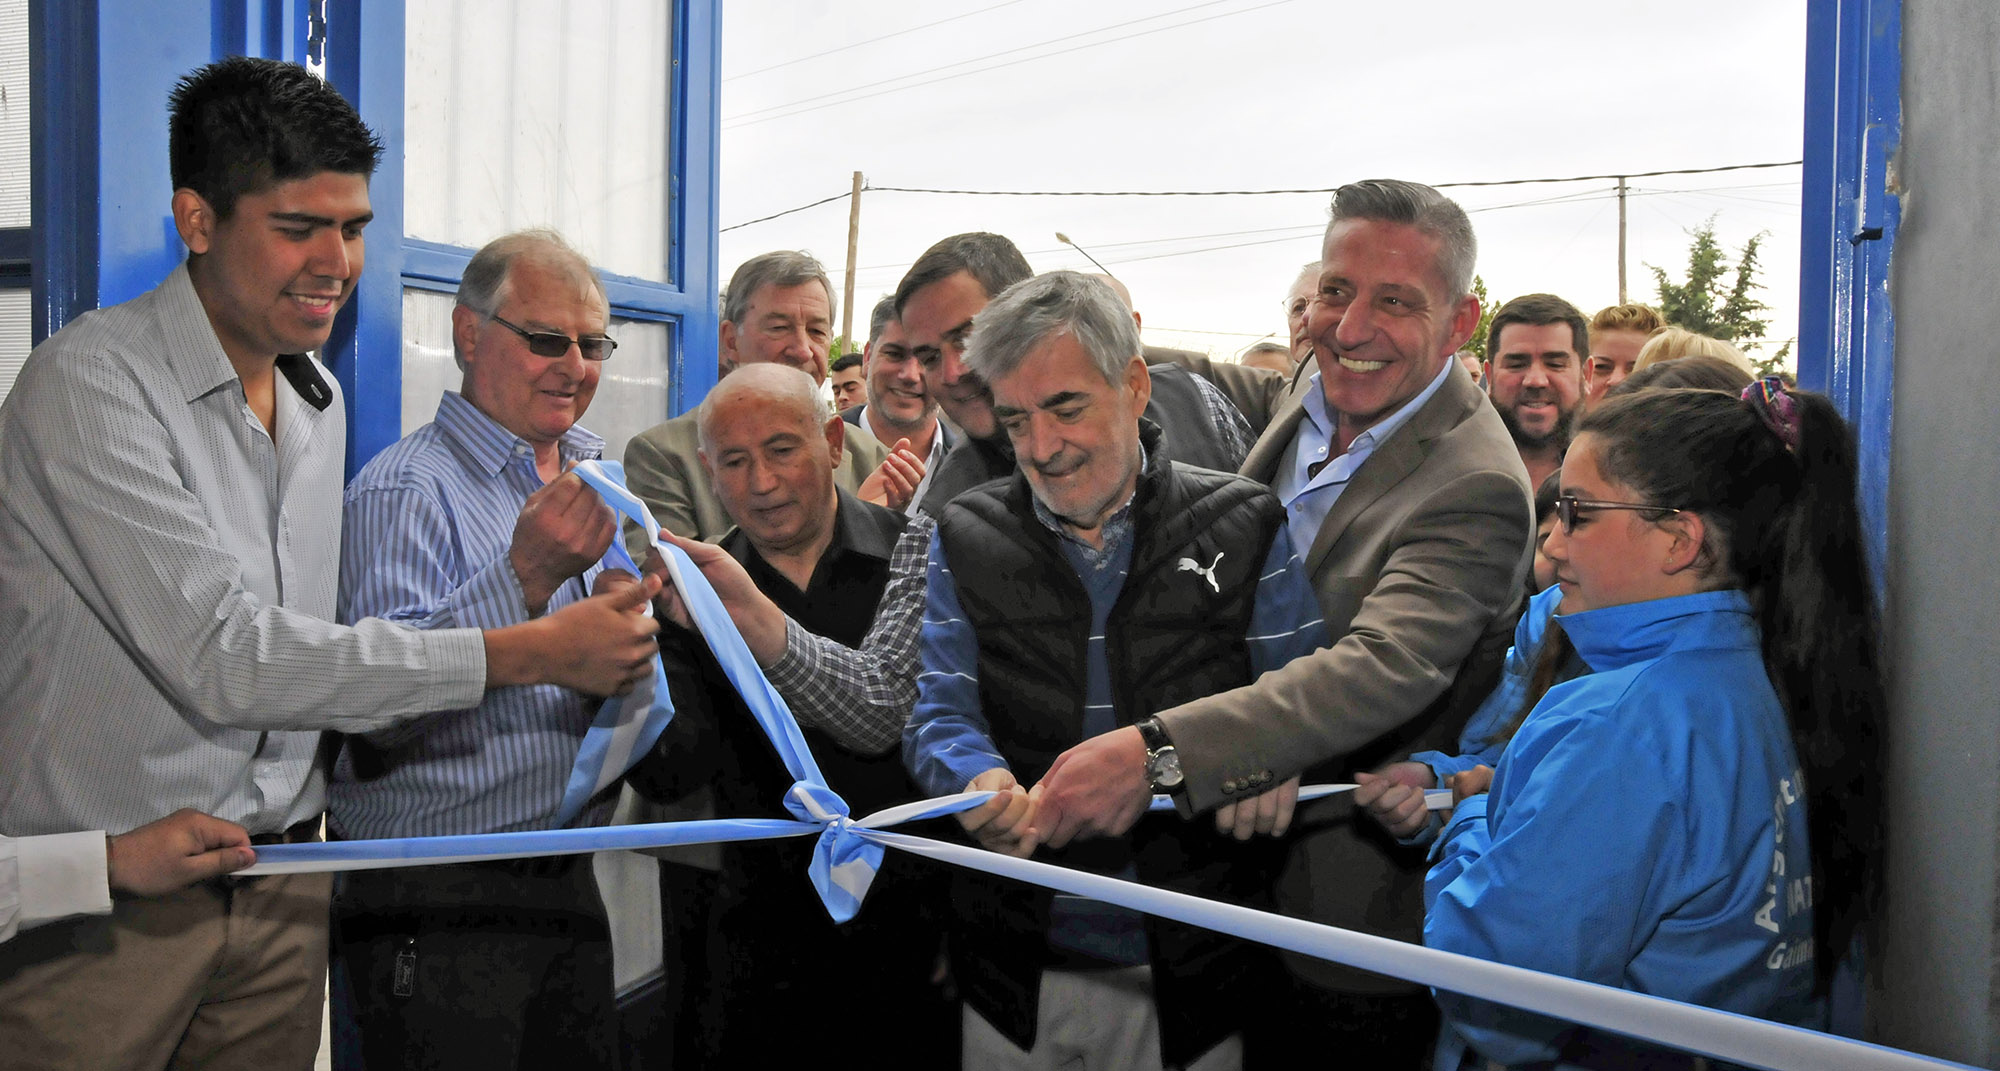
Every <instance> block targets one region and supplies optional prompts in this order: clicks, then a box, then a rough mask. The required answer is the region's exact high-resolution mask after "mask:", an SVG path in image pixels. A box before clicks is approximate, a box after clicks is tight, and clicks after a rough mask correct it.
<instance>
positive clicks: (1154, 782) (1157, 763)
mask: <svg viewBox="0 0 2000 1071" xmlns="http://www.w3.org/2000/svg"><path fill="white" fill-rule="evenodd" d="M1135 727H1136V728H1137V729H1138V730H1139V738H1140V739H1141V740H1144V741H1145V742H1146V783H1147V784H1149V785H1151V786H1152V788H1153V792H1154V794H1156V795H1158V794H1166V795H1170V796H1179V795H1180V791H1181V787H1182V781H1181V753H1180V752H1178V751H1176V750H1174V744H1173V741H1171V740H1168V739H1167V727H1166V726H1164V725H1161V724H1160V719H1158V718H1153V717H1146V718H1140V719H1139V720H1138V722H1136V723H1135Z"/></svg>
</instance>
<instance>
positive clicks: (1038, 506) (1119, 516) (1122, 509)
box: [1028, 441, 1150, 555]
mask: <svg viewBox="0 0 2000 1071" xmlns="http://www.w3.org/2000/svg"><path fill="white" fill-rule="evenodd" d="M1148 460H1150V459H1149V457H1148V456H1147V452H1146V444H1145V442H1144V441H1141V442H1140V443H1139V478H1140V479H1141V480H1143V479H1144V478H1145V475H1146V463H1147V461H1148ZM1138 500H1139V485H1138V484H1137V483H1134V484H1133V485H1132V493H1131V494H1130V495H1128V496H1126V498H1125V502H1124V504H1122V505H1120V506H1119V507H1118V508H1117V509H1115V510H1112V511H1111V516H1109V517H1106V518H1105V519H1104V526H1103V532H1104V539H1103V544H1104V545H1103V546H1102V547H1093V546H1091V545H1090V544H1089V543H1086V542H1084V541H1083V540H1081V539H1078V538H1077V537H1075V536H1073V535H1071V534H1070V532H1069V528H1068V526H1067V525H1065V524H1063V521H1062V518H1060V517H1058V516H1056V515H1055V513H1054V511H1052V510H1050V509H1049V508H1048V507H1047V506H1044V505H1042V499H1041V496H1039V495H1036V494H1034V488H1033V485H1032V484H1031V485H1029V494H1028V501H1030V502H1032V503H1034V507H1035V519H1036V520H1037V521H1040V522H1041V523H1042V527H1044V528H1047V529H1048V530H1049V531H1051V532H1054V533H1055V534H1056V537H1057V538H1059V539H1066V540H1068V541H1070V542H1071V543H1074V544H1076V545H1077V546H1079V547H1082V548H1084V549H1085V550H1088V551H1090V553H1092V554H1094V555H1103V554H1107V553H1109V552H1110V551H1111V549H1112V548H1114V547H1116V546H1117V545H1118V544H1119V543H1121V542H1123V541H1124V540H1125V538H1126V537H1127V536H1129V535H1131V534H1132V505H1133V503H1135V502H1137V501H1138Z"/></svg>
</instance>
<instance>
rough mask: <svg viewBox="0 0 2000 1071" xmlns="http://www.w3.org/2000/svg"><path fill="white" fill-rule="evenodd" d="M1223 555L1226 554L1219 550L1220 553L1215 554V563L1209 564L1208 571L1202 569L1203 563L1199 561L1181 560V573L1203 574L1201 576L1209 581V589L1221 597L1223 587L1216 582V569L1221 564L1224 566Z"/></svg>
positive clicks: (1191, 559)
mask: <svg viewBox="0 0 2000 1071" xmlns="http://www.w3.org/2000/svg"><path fill="white" fill-rule="evenodd" d="M1223 553H1224V552H1222V551H1219V550H1218V551H1216V552H1215V560H1214V561H1212V562H1209V563H1208V568H1206V569H1204V568H1202V567H1201V563H1200V562H1198V561H1195V560H1194V559H1193V558H1182V559H1181V570H1180V571H1181V572H1183V573H1199V574H1201V575H1202V577H1204V578H1205V579H1207V581H1208V586H1209V589H1210V590H1212V591H1214V592H1215V593H1216V594H1218V595H1220V594H1221V593H1222V585H1221V584H1219V583H1216V580H1215V567H1216V566H1218V565H1221V564H1222V555H1223Z"/></svg>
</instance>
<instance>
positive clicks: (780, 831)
mask: <svg viewBox="0 0 2000 1071" xmlns="http://www.w3.org/2000/svg"><path fill="white" fill-rule="evenodd" d="M577 471H578V473H579V474H581V475H582V476H583V478H584V480H585V481H586V482H588V483H589V484H590V485H591V486H592V487H595V488H596V489H597V490H598V491H599V492H600V493H602V494H603V495H604V496H605V500H606V501H607V502H610V503H611V505H612V508H613V509H614V510H617V511H618V512H620V513H621V514H623V515H625V516H628V517H631V518H632V519H633V520H635V521H637V522H638V523H639V524H640V525H641V526H642V527H644V528H645V530H646V533H647V535H648V536H649V537H650V538H651V539H652V540H653V544H654V545H655V546H656V547H659V548H660V552H661V554H662V556H663V557H665V559H666V562H667V569H668V572H669V573H670V574H671V575H672V577H673V581H674V585H675V587H676V588H677V589H678V590H679V591H680V593H681V598H682V600H683V602H684V603H685V604H686V605H687V607H688V611H689V614H690V616H691V617H692V618H693V619H694V621H695V623H696V625H697V626H698V627H699V628H700V630H701V634H702V636H703V638H704V639H705V640H706V641H707V642H708V644H709V649H710V650H712V651H714V652H715V656H716V658H717V660H718V661H720V662H721V664H722V667H723V670H724V672H725V673H727V674H728V675H729V678H730V680H731V681H733V682H734V683H735V684H736V685H737V687H738V688H739V689H741V690H742V692H743V697H744V700H745V702H746V704H747V705H748V706H749V708H750V710H751V713H752V715H753V716H755V717H756V719H757V721H758V723H759V724H760V725H762V726H763V727H764V730H765V732H766V733H768V734H770V737H771V742H772V743H773V745H775V746H776V747H777V749H778V753H779V755H780V756H781V757H782V758H783V759H784V761H785V768H786V769H787V770H788V771H789V772H790V773H791V775H792V777H793V778H794V779H795V783H794V784H793V785H792V787H791V789H790V791H788V792H787V793H786V798H785V806H786V808H787V809H788V810H789V811H791V813H793V814H794V815H796V816H798V821H792V822H788V821H784V820H781V819H719V820H712V821H700V822H666V823H657V824H652V825H631V826H604V827H596V828H587V829H554V830H541V831H533V832H522V833H494V834H482V835H475V836H461V837H419V838H411V839H404V840H381V841H340V842H334V843H329V844H274V845H270V846H268V847H264V848H259V849H258V850H257V857H258V861H257V864H256V865H255V866H253V867H250V868H249V869H248V870H245V871H242V874H244V875H246V876H251V875H258V874H283V873H303V872H309V871H329V870H362V869H375V868H382V867H395V866H424V865H430V864H436V863H459V862H470V861H474V860H483V859H518V858H525V857H530V856H542V855H566V854H577V853H583V852H598V851H616V850H631V849H637V848H652V847H661V846H666V845H675V844H713V843H721V842H725V841H744V840H762V839H772V838H779V837H797V836H809V835H814V834H817V835H818V836H819V838H820V839H819V844H818V845H817V846H816V848H815V850H814V852H813V861H812V868H811V869H812V878H813V884H814V886H815V887H816V888H818V889H819V892H820V896H821V897H822V899H823V900H825V902H826V905H827V910H828V911H829V912H830V913H831V914H832V915H833V917H834V918H835V919H836V920H839V921H845V920H846V919H848V918H851V917H853V914H854V912H855V910H857V909H858V908H859V906H860V903H861V899H862V897H863V896H865V895H866V894H867V890H868V885H869V883H870V882H871V881H872V880H873V879H874V874H875V871H876V869H877V868H878V867H879V866H880V864H881V859H882V852H883V848H884V847H885V846H886V847H893V848H896V849H898V850H900V851H907V852H910V853H912V854H916V855H922V856H926V857H928V858H932V859H936V860H939V861H941V862H946V863H950V864H952V865H954V866H962V867H966V868H969V869H973V870H980V871H984V872H986V873H989V874H997V875H1000V876H1003V877H1008V878H1013V879H1016V880H1019V881H1025V882H1029V883H1031V884H1035V885H1041V886H1044V887H1047V888H1050V889H1054V890H1056V891H1058V892H1065V893H1070V894H1072V895H1076V896H1083V897H1088V898H1091V899H1094V900H1100V901H1103V902H1105V903H1109V904H1116V905H1118V906H1121V907H1126V908H1130V909H1132V910H1135V911H1143V912H1146V913H1147V914H1151V915H1156V916H1158V917H1160V918H1168V919H1173V920H1176V921H1178V922H1183V923H1186V924H1188V925H1193V926H1201V927H1204V928H1206V929H1211V930H1215V931H1217V932H1219V933H1227V934H1230V935H1233V936H1236V937H1240V938H1243V939H1245V940H1249V941H1257V942H1260V943H1263V944H1267V945H1270V946H1272V947H1275V948H1279V949H1284V950H1287V951H1291V952H1297V953H1301V954H1303V955H1308V956H1313V957H1315V958H1318V959H1323V960H1327V961H1329V962H1333V963H1340V964H1345V965H1347V966H1351V967H1358V968H1361V969H1363V970H1369V971H1374V972H1377V973H1379V974H1385V975H1389V976H1391V977H1395V978H1402V979H1406V980H1408V981H1411V982H1415V983H1418V984H1420V985H1427V986H1432V987H1434V988H1437V989H1446V990H1451V991H1453V992H1457V993H1463V994H1465V995H1467V996H1470V997H1475V998H1478V999H1481V1000H1489V1001H1493V1002H1495V1003H1499V1004H1506V1005H1510V1006H1513V1007H1516V1008H1521V1009H1524V1010H1526V1011H1531V1012H1538V1013H1540V1014H1543V1015H1549V1016H1553V1017H1555V1018H1558V1019H1564V1020H1567V1021H1570V1022H1574V1023H1578V1024H1581V1025H1584V1026H1590V1027H1594V1028H1597V1029H1599V1030H1607V1031H1611V1032H1613V1033H1616V1034H1622V1035H1625V1036H1627V1037H1633V1038H1638V1039H1641V1040H1644V1041H1650V1042H1654V1043H1656V1044H1661V1045H1667V1046H1671V1047H1673V1048H1677V1049H1683V1050H1686V1051H1688V1052H1692V1053H1698V1054H1701V1055H1704V1056H1708V1057H1711V1058H1713V1059H1717V1060H1723V1061H1727V1062H1729V1063H1736V1064H1743V1065H1747V1066H1750V1067H1760V1068H1768V1069H1771V1071H1937V1069H1940V1068H1951V1069H1958V1071H1973V1069H1972V1068H1970V1067H1969V1066H1968V1065H1965V1064H1957V1063H1951V1062H1949V1061H1945V1060H1938V1059H1933V1058H1931V1057H1926V1056H1920V1055H1917V1054H1915V1053H1910V1052H1904V1051H1902V1050H1900V1049H1891V1048H1886V1047H1884V1046H1880V1045H1872V1044H1868V1043H1866V1042H1859V1041H1851V1040H1848V1039H1845V1038H1838V1037H1834V1036H1832V1035H1830V1034H1822V1033H1819V1032H1817V1031H1812V1030H1804V1029H1801V1028H1798V1027H1793V1026H1786V1025H1784V1024H1782V1023H1774V1022H1771V1021H1769V1020H1765V1019H1756V1018H1752V1017H1749V1016H1745V1015H1738V1014H1736V1013H1734V1012H1724V1011H1717V1010H1715V1009H1713V1008H1703V1007H1699V1006H1697V1005H1692V1004H1683V1003H1681V1002H1679V1001H1673V1000H1667V999H1664V998H1661V997H1654V996H1648V995H1646V994H1643V993H1636V992H1633V991H1630V990H1625V989H1617V988H1613V987H1610V986H1604V985H1598V984H1595V983H1592V982H1582V981H1578V980H1576V979H1574V978H1565V977H1561V976H1559V975H1552V974H1543V973H1541V972H1539V971H1532V970H1528V969H1526V968H1522V967H1513V966H1509V965H1507V964H1504V963H1491V962H1488V961H1486V960H1482V959H1475V958H1472V957H1470V956H1464V955H1459V954H1457V953H1452V952H1443V951H1440V950H1437V949H1433V948H1425V947H1423V946H1422V945H1412V944H1407V943H1405V942H1402V941H1396V940H1392V939H1389V938H1384V937H1376V936H1372V935H1370V934H1363V933H1356V932H1354V931H1352V930H1344V929H1340V928H1339V927H1335V926H1327V925H1323V924H1320V923H1315V922H1308V921H1306V920H1304V919H1296V918H1290V917H1287V916H1284V915H1277V914H1272V913H1270V912H1266V911H1257V910H1254V909H1251V908H1245V907H1238V906H1235V905H1233V904H1223V903H1217V902H1215V901H1212V900H1204V899H1202V898H1200V897H1197V896H1190V895H1188V894H1185V893H1178V892H1172V891H1169V890H1166V889H1156V888H1152V887H1149V886H1145V885H1140V884H1138V883H1136V882H1130V881H1123V880H1120V879H1118V878H1113V877H1107V876H1104V875H1101V874H1091V873H1087V872H1084V871H1079V870H1072V869H1069V868H1067V867H1060V866H1054V865H1051V864H1049V863H1042V862H1037V861H1035V860H1032V859H1015V858H1012V857H1010V856H1004V855H999V854H997V853H994V852H989V851H985V850H983V849H978V848H972V847H968V846H965V845H959V844H946V843H944V842H942V841H936V840H931V839H928V838H924V837H913V836H909V835H907V834H902V833H895V832H891V831H890V830H889V829H888V828H887V827H889V826H893V825H896V824H899V823H902V822H907V821H916V820H919V819H924V818H933V817H938V816H942V815H947V814H954V813H957V812H959V811H963V810H966V809H968V808H971V807H975V806H978V805H979V804H980V803H982V802H984V801H985V800H987V799H989V798H991V796H992V793H989V792H963V793H959V794H957V795H954V796H944V797H939V798H937V799H932V800H921V801H918V802H916V803H909V804H903V805H901V806H897V807H891V808H889V809H887V810H883V811H878V812H876V813H875V814H872V815H868V816H867V817H865V818H861V819H853V818H850V817H849V814H848V809H847V804H846V803H845V801H843V800H841V798H840V797H839V796H838V795H836V794H835V793H834V792H833V791H832V790H831V789H829V788H827V787H826V780H825V778H824V777H823V776H821V774H820V772H819V766H818V764H817V763H815V762H814V761H813V758H812V753H811V752H810V751H809V750H808V749H807V748H806V744H805V738H804V736H803V735H802V734H801V733H800V732H799V728H798V723H797V722H796V721H795V720H794V719H793V718H792V714H791V710H790V708H789V707H787V706H786V705H785V702H784V700H783V698H782V697H780V696H779V695H778V693H777V691H776V689H774V688H773V687H772V686H771V684H770V682H769V681H768V680H766V679H765V678H764V674H763V672H762V671H761V670H760V669H758V667H757V664H756V661H755V659H753V658H752V657H751V655H750V651H749V648H748V647H747V646H746V645H745V644H744V642H743V638H742V636H741V635H739V634H738V633H737V631H736V628H735V626H734V625H733V624H732V623H731V622H730V620H729V615H728V614H727V612H726V611H725V610H724V609H723V607H722V604H721V601H720V600H719V599H718V598H717V597H716V595H715V592H714V590H713V589H712V588H710V587H709V585H708V582H707V580H706V579H704V578H703V577H702V575H701V572H700V570H699V569H696V568H695V566H694V563H693V562H692V561H691V560H689V559H688V558H687V556H686V555H685V554H684V553H682V552H681V550H680V549H679V548H677V547H674V546H673V545H671V544H666V543H662V542H661V541H660V539H659V528H658V526H657V525H656V524H655V523H654V522H653V519H652V517H651V516H650V515H648V513H647V511H646V508H645V506H644V504H643V503H641V502H639V500H638V499H637V498H634V497H633V496H632V495H631V494H630V492H628V491H626V490H625V488H624V486H623V474H622V472H620V471H619V470H618V469H617V467H616V466H612V465H608V464H606V465H600V464H598V463H587V464H586V465H580V466H578V468H577ZM614 473H615V475H613V474H614ZM663 705H664V707H665V714H664V715H659V716H658V723H657V725H655V724H654V719H655V716H656V714H658V711H659V710H660V709H661V708H662V706H663ZM640 706H641V702H640V701H636V700H635V701H631V702H627V703H624V704H618V705H616V706H614V705H613V704H611V703H606V704H605V707H606V708H607V711H601V712H600V716H599V719H598V722H597V724H594V725H593V726H592V728H591V733H592V734H597V733H599V730H600V729H601V730H603V735H604V737H605V739H604V740H603V741H602V742H601V743H599V744H595V745H593V743H592V742H591V740H590V739H589V738H586V742H585V747H584V751H585V752H587V753H589V755H588V758H586V755H584V754H580V755H579V756H578V759H577V768H576V773H575V774H574V775H573V776H572V779H571V788H572V790H575V789H576V786H577V785H579V784H588V785H592V786H595V787H594V788H593V789H592V790H591V791H588V792H586V793H585V794H584V796H583V798H585V799H588V798H589V796H590V795H594V794H595V791H596V790H598V789H601V788H603V787H605V786H606V785H608V784H609V783H610V782H611V781H615V780H616V779H617V777H618V776H619V775H621V774H622V773H623V772H624V770H625V769H626V768H628V767H629V766H630V764H631V762H633V761H636V759H637V757H638V756H640V755H643V754H644V753H645V750H646V748H649V747H651V746H652V742H653V741H654V740H655V739H657V738H658V736H659V730H660V729H661V728H664V727H665V725H666V719H667V718H669V717H671V716H672V707H671V705H670V704H666V685H665V682H664V679H663V675H662V674H661V673H660V672H659V671H658V669H657V663H656V673H655V685H654V690H653V698H652V701H651V702H647V703H645V705H644V709H643V710H642V709H639V708H640ZM634 725H636V728H635V727H633V726H634ZM649 732H650V735H647V734H648V733H649ZM641 740H643V741H644V743H643V744H641V743H639V741H641ZM613 769H615V770H616V771H617V772H616V773H608V772H607V771H611V770H613ZM1354 787H1355V786H1353V785H1313V786H1307V787H1305V788H1303V789H1301V790H1300V794H1299V799H1300V801H1301V802H1305V801H1308V800H1312V799H1318V798H1322V797H1325V796H1329V795H1333V794H1336V793H1339V792H1345V791H1350V790H1352V789H1353V788H1354ZM1450 795H1451V794H1450V792H1449V791H1448V790H1442V789H1440V790H1434V791H1432V792H1430V793H1427V794H1426V801H1425V802H1426V804H1427V805H1428V806H1429V807H1430V808H1431V809H1433V810H1435V809H1439V808H1440V807H1449V806H1450V805H1451V798H1450ZM1171 806H1172V804H1171V802H1169V801H1167V800H1165V798H1164V797H1162V798H1157V799H1155V800H1154V802H1153V807H1152V809H1154V810H1162V809H1168V808H1171Z"/></svg>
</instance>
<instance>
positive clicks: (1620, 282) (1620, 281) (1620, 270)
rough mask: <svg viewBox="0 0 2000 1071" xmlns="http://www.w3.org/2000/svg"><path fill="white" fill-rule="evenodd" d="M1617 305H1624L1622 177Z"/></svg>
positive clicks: (1620, 180) (1621, 186)
mask: <svg viewBox="0 0 2000 1071" xmlns="http://www.w3.org/2000/svg"><path fill="white" fill-rule="evenodd" d="M1618 304H1620V306H1622V304H1626V296H1624V176H1618Z"/></svg>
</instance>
